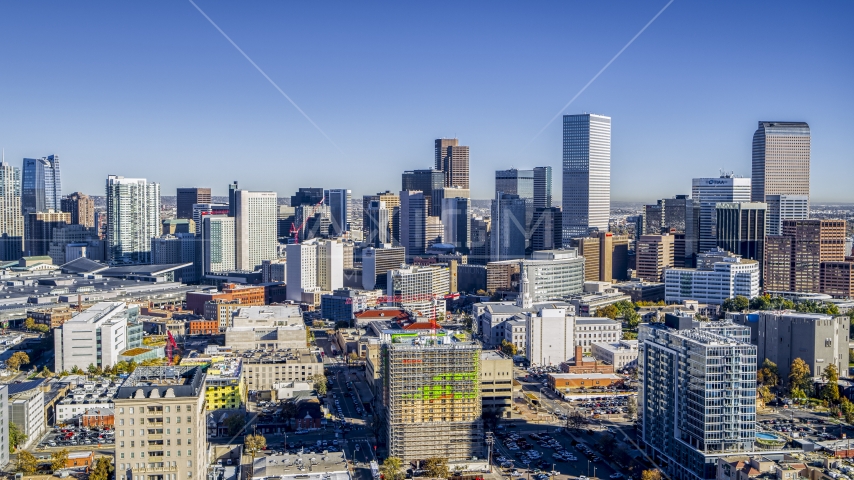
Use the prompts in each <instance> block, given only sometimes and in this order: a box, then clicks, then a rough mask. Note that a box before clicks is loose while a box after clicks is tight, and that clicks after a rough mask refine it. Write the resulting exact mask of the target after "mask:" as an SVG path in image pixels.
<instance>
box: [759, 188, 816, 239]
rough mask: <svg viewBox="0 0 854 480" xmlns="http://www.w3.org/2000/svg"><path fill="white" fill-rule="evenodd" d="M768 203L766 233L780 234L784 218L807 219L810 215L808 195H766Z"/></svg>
mask: <svg viewBox="0 0 854 480" xmlns="http://www.w3.org/2000/svg"><path fill="white" fill-rule="evenodd" d="M765 203H767V204H768V215H767V216H766V217H765V219H766V228H765V230H766V234H767V235H780V233H782V231H783V221H784V220H806V219H807V218H809V216H810V197H809V196H808V195H765Z"/></svg>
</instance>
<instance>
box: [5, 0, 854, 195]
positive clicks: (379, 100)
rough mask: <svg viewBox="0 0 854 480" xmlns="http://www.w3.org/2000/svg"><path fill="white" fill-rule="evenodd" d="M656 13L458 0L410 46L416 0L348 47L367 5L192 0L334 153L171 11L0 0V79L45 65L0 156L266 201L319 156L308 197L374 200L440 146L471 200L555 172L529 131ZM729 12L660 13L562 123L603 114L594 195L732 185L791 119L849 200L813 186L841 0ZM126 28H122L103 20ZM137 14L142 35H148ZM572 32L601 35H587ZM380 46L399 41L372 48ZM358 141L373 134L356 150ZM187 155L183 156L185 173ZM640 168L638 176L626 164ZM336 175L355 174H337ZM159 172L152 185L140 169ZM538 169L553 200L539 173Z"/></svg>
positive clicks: (840, 124) (11, 87) (839, 37)
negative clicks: (777, 126)
mask: <svg viewBox="0 0 854 480" xmlns="http://www.w3.org/2000/svg"><path fill="white" fill-rule="evenodd" d="M662 6H664V2H662V4H661V5H651V4H643V5H634V4H627V5H625V7H624V8H622V9H621V15H619V16H617V17H615V16H614V15H613V14H612V11H611V9H609V8H606V7H604V6H595V5H590V6H585V5H575V6H567V5H558V6H555V5H543V6H538V7H536V8H533V9H531V8H527V9H523V10H521V11H519V10H517V9H516V7H507V8H504V9H495V11H489V12H482V11H481V10H482V9H480V8H477V7H476V6H465V7H463V8H461V9H459V11H457V12H456V15H455V17H454V18H453V19H452V20H451V22H450V24H449V25H448V26H445V27H443V29H446V30H447V32H446V33H448V35H446V36H445V37H447V38H438V39H437V38H435V37H434V36H428V35H426V32H428V31H430V32H432V31H433V30H432V29H433V28H434V27H435V25H433V24H432V22H429V21H428V20H427V18H429V16H425V17H424V18H423V19H422V17H421V16H419V15H420V13H426V12H421V9H422V8H423V7H419V6H406V7H395V8H392V9H390V10H389V11H387V12H385V13H384V16H382V18H377V19H375V20H369V21H370V22H381V24H382V25H383V26H384V28H383V29H380V30H379V31H378V32H377V33H372V34H366V33H359V34H358V35H354V33H358V32H353V31H352V30H349V29H348V28H352V27H348V28H341V27H342V25H343V24H344V23H351V22H350V21H351V20H353V19H354V18H355V19H358V20H362V19H364V20H368V19H369V17H370V15H372V14H373V13H375V12H372V10H371V9H365V10H366V11H364V12H362V11H357V10H358V9H355V8H354V9H350V7H346V6H342V8H341V10H340V12H339V13H336V14H334V15H331V17H330V18H328V19H326V20H327V22H326V23H323V24H321V25H318V24H317V23H316V21H315V20H314V19H315V18H320V17H322V16H321V15H320V14H319V13H318V12H315V11H314V9H315V8H317V7H313V6H281V5H255V6H252V7H233V6H227V5H220V4H206V3H203V4H199V7H200V8H202V9H204V10H205V12H206V14H207V15H209V16H210V17H211V19H213V20H214V21H216V22H218V25H219V26H220V27H221V28H222V29H223V31H225V32H226V33H228V35H230V37H231V38H232V39H233V40H234V42H235V43H237V44H238V45H240V47H241V49H243V50H244V51H245V52H246V53H247V55H249V56H250V57H252V58H253V60H254V61H255V62H257V64H258V65H259V66H260V67H261V68H263V69H264V71H265V72H266V73H267V74H268V75H269V76H270V77H271V78H272V79H274V80H275V81H276V82H278V84H279V85H280V86H281V87H282V89H283V90H284V91H286V92H287V93H288V95H290V96H291V97H292V98H293V99H294V101H295V102H296V103H297V104H299V105H300V107H301V108H303V109H304V110H305V111H306V112H307V114H308V115H310V116H311V118H312V120H313V121H315V122H316V123H317V124H318V126H319V127H320V128H322V130H323V131H324V132H325V133H327V134H328V135H329V137H330V138H332V139H333V140H334V142H335V144H336V145H338V146H340V147H341V150H343V152H344V153H343V154H342V153H341V152H340V151H338V149H336V148H335V147H334V146H333V145H332V143H330V142H328V141H327V140H326V139H324V138H323V136H322V135H320V133H319V132H317V131H316V130H315V129H314V128H313V127H312V125H311V124H309V123H308V122H306V121H305V119H304V118H302V117H301V116H300V115H299V113H298V112H297V111H295V110H294V109H293V107H292V106H290V105H289V104H287V102H285V101H284V100H283V99H282V98H281V97H280V96H279V94H278V93H277V92H276V91H275V90H274V89H272V88H270V85H269V84H267V83H265V80H264V78H263V77H261V76H260V75H258V72H257V71H254V70H253V68H252V66H251V65H250V64H248V63H247V62H246V60H245V59H244V58H242V57H240V55H239V53H237V52H236V51H234V49H233V47H232V46H231V45H229V44H228V43H227V42H226V41H225V40H224V39H223V38H222V37H221V36H220V34H219V33H218V32H217V31H216V30H215V29H214V28H213V27H212V26H211V25H210V24H209V23H208V22H207V21H206V20H205V18H204V17H202V16H201V15H199V13H198V12H197V11H196V10H195V9H193V8H192V5H180V6H179V5H178V4H176V5H168V6H164V9H165V10H163V11H153V10H146V9H145V8H144V7H139V6H110V7H108V8H101V9H95V8H94V7H83V8H80V9H73V8H71V7H68V6H63V5H58V6H57V8H55V9H53V10H51V11H49V12H35V11H29V10H28V9H27V8H26V7H23V6H19V5H5V6H4V8H3V10H2V11H3V13H4V17H6V18H9V19H10V22H9V23H10V25H9V28H7V29H6V30H4V31H3V32H2V33H0V35H2V36H5V37H8V38H10V39H11V38H23V37H24V36H25V35H24V33H25V32H24V30H23V28H25V27H24V26H25V25H31V24H35V23H38V24H41V25H44V26H45V28H46V30H48V31H50V32H51V35H47V36H44V37H39V38H33V39H30V40H29V41H28V43H27V44H26V47H25V48H21V47H20V46H19V45H16V44H15V42H11V41H9V42H3V45H4V46H3V47H0V52H2V54H3V55H4V57H5V58H7V60H8V61H7V68H8V69H10V70H11V71H16V70H17V71H22V72H23V71H40V70H41V71H43V70H46V69H47V68H52V69H57V70H59V71H61V72H62V81H60V82H57V81H55V78H51V79H50V80H49V81H48V79H47V78H44V79H42V78H33V77H32V76H24V75H9V76H4V78H3V79H0V89H2V90H3V91H4V92H7V94H8V95H7V96H6V97H7V102H6V104H5V105H4V106H5V107H6V112H7V115H6V116H4V118H3V119H2V120H0V131H2V132H4V135H2V137H0V146H3V147H4V148H5V154H6V161H7V162H9V163H11V164H12V165H14V166H18V167H20V165H19V162H20V161H21V160H22V159H23V158H41V157H44V156H46V155H49V154H57V155H59V156H61V157H62V158H63V164H64V167H65V168H64V169H63V177H64V178H63V184H64V185H63V186H64V188H65V189H66V190H67V191H66V190H64V191H63V192H62V193H63V194H67V193H72V192H74V191H81V192H84V193H88V194H92V195H101V194H102V191H103V190H102V189H103V184H102V182H103V180H102V179H103V178H105V177H106V176H107V175H110V174H117V175H126V176H129V177H144V178H150V179H151V180H152V181H155V182H159V183H161V185H162V188H163V192H167V193H168V192H173V191H175V188H177V187H181V186H193V185H206V186H210V187H212V188H213V192H212V193H213V194H214V195H217V196H219V195H224V194H225V193H226V190H225V185H226V184H227V183H229V182H230V181H232V180H234V179H239V180H240V181H241V183H242V184H245V185H247V187H249V188H251V189H252V190H258V191H264V190H272V191H276V192H279V193H281V194H282V195H283V196H284V194H286V193H289V192H293V191H296V188H297V187H298V186H299V185H304V184H307V183H310V182H311V178H312V171H311V170H310V168H311V167H312V166H314V165H317V164H323V165H326V167H327V168H325V171H326V172H327V173H326V175H327V178H328V180H324V182H323V183H324V185H323V187H325V188H346V189H350V190H352V191H353V195H354V196H355V197H359V196H361V195H363V194H369V193H374V192H376V191H383V190H386V189H390V188H391V189H394V187H395V185H396V184H397V176H398V175H399V174H400V171H402V170H416V169H424V168H430V167H431V166H432V165H433V164H434V149H433V148H431V146H432V145H431V143H432V142H434V140H435V139H437V138H443V137H452V138H459V139H460V143H461V144H464V145H466V146H469V147H470V171H471V186H472V197H473V198H476V199H487V198H490V197H491V195H490V191H491V190H492V173H493V172H494V171H495V170H502V169H508V168H511V167H515V168H519V169H527V168H533V167H535V166H551V167H552V169H553V171H555V172H557V169H558V168H560V166H561V162H560V160H561V154H560V149H561V142H560V126H559V125H558V124H557V122H555V123H552V124H551V125H550V126H549V127H548V128H547V129H546V130H545V131H544V132H543V134H542V135H539V136H538V137H536V138H535V139H534V140H533V141H532V138H534V137H535V135H536V133H537V131H538V130H539V129H540V128H541V127H542V125H543V124H544V123H545V121H546V120H548V118H549V117H550V116H551V115H552V114H553V113H554V110H555V109H556V108H557V107H559V106H561V105H563V104H564V103H565V102H566V100H567V99H569V98H572V96H573V94H575V93H576V92H578V90H579V88H581V87H582V86H583V85H584V84H585V83H586V82H588V81H589V80H590V78H591V77H592V76H593V75H594V74H595V73H596V72H597V71H599V69H601V68H602V66H603V65H605V63H606V62H607V61H608V59H610V58H612V57H613V56H614V54H615V53H616V52H618V51H619V50H620V48H621V47H623V46H624V45H626V41H628V40H629V39H631V38H632V35H635V34H636V33H637V32H638V29H640V28H641V27H643V25H644V24H646V22H648V21H649V20H650V18H652V17H653V16H654V15H655V14H656V13H657V12H658V11H659V10H660V9H661V8H662ZM518 8H521V7H518ZM734 8H737V9H738V10H739V15H737V16H732V15H728V14H726V12H725V11H726V10H727V8H725V7H721V8H720V9H718V8H716V7H713V6H704V5H692V4H680V3H678V2H676V3H674V4H673V5H671V6H670V7H669V8H668V9H667V10H666V11H665V12H664V13H662V14H661V16H660V17H659V18H657V19H656V21H655V23H653V24H651V25H650V26H649V28H648V29H647V30H646V31H645V32H644V33H643V34H642V35H640V36H639V37H638V38H637V40H636V41H635V42H634V43H633V44H632V45H631V46H629V47H628V48H627V49H626V50H625V52H624V53H622V55H621V56H620V57H619V58H618V59H617V60H616V61H614V62H613V65H611V66H610V67H609V69H608V70H607V71H605V72H604V73H603V74H602V75H601V76H600V77H598V79H597V80H596V81H595V82H593V83H592V84H591V86H590V88H587V89H586V90H585V91H584V92H583V93H582V94H581V95H580V96H579V97H578V99H577V100H576V101H575V103H573V104H572V105H571V106H570V108H568V109H566V111H564V112H563V113H566V114H577V113H581V112H585V111H593V112H600V113H602V114H604V115H607V116H609V117H611V118H612V119H613V137H612V138H613V147H612V148H613V150H612V185H611V192H612V199H613V200H614V201H649V200H651V199H654V198H664V197H671V196H673V195H676V194H683V193H687V191H688V188H689V187H690V183H689V182H690V180H691V178H696V177H712V176H714V175H715V173H716V172H717V171H718V170H719V169H721V168H723V169H726V170H732V171H734V172H735V173H736V174H740V175H742V176H744V177H750V176H751V144H752V134H753V131H754V130H755V126H756V122H758V121H763V120H769V121H786V122H788V121H803V122H807V123H808V124H809V125H810V129H811V133H812V139H811V172H810V174H811V191H812V192H813V194H812V200H813V201H815V202H828V201H850V200H851V199H850V198H849V197H848V196H847V195H846V192H845V191H844V189H838V188H821V186H822V185H825V184H828V183H832V182H833V181H834V180H835V179H837V178H840V177H842V178H845V176H846V175H847V176H848V178H850V176H851V174H854V170H852V169H854V162H851V161H850V152H851V151H852V149H854V140H852V139H850V138H848V137H849V136H848V135H847V134H846V132H847V131H848V130H850V120H849V119H848V117H847V114H846V112H847V111H850V109H851V106H852V105H851V104H852V95H851V93H850V91H849V89H847V88H846V86H845V83H844V82H845V79H846V78H850V75H851V68H852V67H851V65H850V64H849V63H848V62H840V61H838V59H839V58H845V52H846V51H848V50H850V47H851V45H852V43H854V38H852V35H851V34H850V33H848V32H847V29H845V28H842V27H841V25H842V23H838V22H842V19H844V18H850V15H849V14H850V9H851V8H852V7H851V6H849V5H843V4H840V5H839V6H838V7H837V8H836V10H833V9H830V8H825V9H821V10H817V9H808V8H806V7H803V6H798V5H797V4H792V5H791V6H790V8H779V9H775V10H774V11H767V10H766V9H762V8H760V7H759V6H752V5H738V6H737V7H734ZM484 14H485V15H484ZM475 15H478V16H481V15H484V16H483V17H482V18H481V20H482V21H483V26H475V25H470V28H469V30H468V31H465V32H463V31H461V29H457V27H460V26H462V25H463V24H466V25H468V24H469V23H470V22H471V19H472V18H474V16H475ZM128 17H132V18H136V21H134V22H130V23H127V24H126V23H123V22H116V21H114V20H115V19H117V18H128ZM735 17H737V18H735ZM164 18H165V19H164ZM281 18H297V19H299V18H308V19H312V21H309V22H305V23H306V24H305V25H301V24H300V22H295V23H296V24H294V25H288V28H287V29H286V31H282V29H280V28H278V27H275V26H274V25H270V22H272V23H273V24H275V23H276V20H277V19H281ZM403 18H406V19H407V21H405V22H399V24H394V25H391V26H389V24H390V23H392V24H393V23H394V22H389V21H388V20H390V19H392V20H394V19H403ZM568 18H569V19H572V20H573V24H574V22H575V20H576V19H577V20H578V23H579V25H578V26H577V28H576V27H573V30H574V31H573V32H572V33H570V32H567V31H566V29H565V28H563V26H564V23H563V22H564V21H565V20H566V19H568ZM152 21H153V22H159V23H155V25H156V26H157V28H155V29H150V28H149V27H148V25H149V24H148V23H146V22H152ZM509 22H515V23H514V28H513V29H510V30H512V31H511V33H510V34H509V35H506V38H502V37H496V36H495V33H494V31H493V30H495V31H502V32H507V31H508V30H507V29H505V28H498V27H502V26H504V25H506V24H508V23H509ZM352 23H353V24H359V23H360V22H359V21H356V22H352ZM96 25H97V26H98V28H95V26H96ZM114 25H115V26H114ZM118 25H121V27H120V30H114V29H118V28H119V27H118ZM720 25H723V26H724V27H726V28H720ZM837 25H839V26H840V27H839V28H836V26H837ZM307 29H316V30H317V32H316V33H311V31H310V30H307ZM328 29H329V30H328ZM336 29H337V30H340V32H338V33H335V32H333V30H336ZM368 30H369V29H368ZM576 30H577V31H576ZM443 31H444V30H443ZM153 32H156V35H155V34H154V33H153ZM264 32H277V33H275V34H272V33H270V34H268V33H264ZM592 32H596V33H597V36H596V38H598V39H604V41H601V42H596V43H595V44H594V43H592V42H591V41H590V40H589V38H591V35H590V34H591V33H592ZM793 33H794V34H793ZM269 35H278V36H280V37H281V38H276V37H270V36H269ZM391 37H394V38H396V39H398V40H399V41H396V42H388V41H387V39H388V38H391ZM59 38H62V42H59V41H58V39H59ZM344 38H347V39H348V41H350V40H352V42H351V43H348V44H347V48H342V47H341V45H342V43H341V41H342V40H343V39H344ZM768 38H773V39H774V41H773V43H772V44H770V47H769V48H766V49H765V50H764V51H765V52H766V53H765V54H764V55H763V58H762V59H759V60H758V61H757V59H756V58H755V57H754V56H753V55H752V53H751V52H750V49H744V48H743V46H744V45H748V44H756V43H762V42H764V41H766V39H768ZM107 40H109V41H107ZM391 43H394V45H392V44H391ZM569 47H576V48H572V49H570V48H569ZM372 49H374V50H376V51H377V52H378V53H379V54H378V55H376V57H377V58H379V59H382V60H383V63H385V64H388V65H390V66H388V65H387V66H382V67H380V68H381V69H380V70H379V71H377V68H378V65H377V64H375V63H373V62H375V61H377V60H372V61H371V62H367V63H365V64H364V65H358V64H359V62H363V61H364V59H363V58H362V55H363V52H366V51H370V50H372ZM569 50H572V51H571V52H570V51H569ZM406 51H412V52H415V53H416V54H415V55H410V56H406V55H403V53H404V52H406ZM446 51H453V52H454V54H455V55H457V56H458V57H459V58H460V59H463V60H465V61H464V62H458V63H462V64H463V65H462V66H461V67H459V68H461V70H457V72H456V73H457V74H456V75H451V76H445V77H437V76H436V75H432V76H429V80H422V79H419V80H417V81H414V80H412V79H413V78H414V77H419V76H422V75H421V71H422V69H427V70H432V63H431V60H430V59H431V58H433V56H434V55H436V53H434V52H442V53H443V54H444V53H445V52H446ZM318 52H320V54H319V55H318V54H317V53H318ZM814 52H821V53H820V54H818V55H816V54H815V53H814ZM806 53H810V54H809V55H806ZM117 54H118V56H117ZM801 54H804V55H801ZM793 55H794V56H795V57H796V58H799V62H800V63H799V66H798V68H797V69H796V70H793V69H792V68H791V62H788V61H783V60H785V59H787V58H790V56H793ZM409 57H411V58H409ZM128 58H133V59H134V60H133V61H130V60H127V59H128ZM116 59H118V60H116ZM389 59H391V60H392V61H391V62H389V61H388V60H389ZM691 59H697V60H698V61H702V65H700V64H696V63H692V60H691ZM72 60H74V61H72ZM685 62H688V63H689V66H690V68H686V65H685ZM504 65H514V68H513V70H508V69H507V68H506V67H504ZM728 65H729V67H728V68H724V67H725V66H728ZM731 65H736V66H737V68H738V71H737V72H738V74H737V75H736V74H735V72H736V71H735V70H733V67H732V66H731ZM368 71H371V72H370V75H369V74H368ZM295 72H299V74H295ZM332 73H335V75H332ZM200 74H202V75H204V76H203V77H202V76H200ZM484 75H486V76H485V77H483V76H484ZM342 77H344V78H346V80H340V78H342ZM425 77H426V76H425ZM487 79H488V81H486V80H487ZM793 91H797V92H798V95H792V93H791V92H793ZM499 99H500V100H499ZM781 99H782V100H781ZM707 102H708V103H707ZM45 111H51V115H50V116H45V115H44V114H43V113H42V112H45ZM357 114H358V116H355V115H357ZM369 132H370V133H369ZM378 132H380V133H378ZM377 134H381V135H383V136H384V137H386V138H387V139H388V140H387V141H384V142H376V141H374V140H373V138H374V137H375V136H376V135H377ZM195 158H204V159H205V160H204V166H205V167H206V168H199V167H201V166H202V165H203V163H202V162H201V161H196V160H193V159H195ZM117 159H120V161H117ZM188 159H190V160H188ZM650 162H652V165H653V166H654V167H656V168H646V167H648V166H649V165H646V164H648V163H650ZM352 164H364V165H366V166H369V167H370V168H366V169H362V170H356V171H354V170H353V169H350V168H347V167H348V166H350V165H352ZM247 165H250V166H252V167H254V168H250V169H247V168H246V166H247ZM208 167H212V168H208ZM167 168H168V169H169V170H168V174H160V173H159V172H160V171H164V170H166V169H167ZM271 171H282V175H280V176H277V175H269V172H271ZM354 173H355V174H354ZM554 177H555V178H554V186H553V189H554V191H555V192H559V191H560V190H561V188H562V185H561V178H560V176H559V175H554Z"/></svg>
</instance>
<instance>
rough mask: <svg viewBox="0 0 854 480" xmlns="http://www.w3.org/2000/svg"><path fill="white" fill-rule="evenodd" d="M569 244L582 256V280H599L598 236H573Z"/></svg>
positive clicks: (599, 250) (599, 251)
mask: <svg viewBox="0 0 854 480" xmlns="http://www.w3.org/2000/svg"><path fill="white" fill-rule="evenodd" d="M569 246H570V247H572V248H575V249H577V250H578V254H579V255H580V256H582V257H584V281H585V282H598V281H599V260H600V253H601V249H600V248H599V238H598V237H581V238H573V239H572V240H570V241H569Z"/></svg>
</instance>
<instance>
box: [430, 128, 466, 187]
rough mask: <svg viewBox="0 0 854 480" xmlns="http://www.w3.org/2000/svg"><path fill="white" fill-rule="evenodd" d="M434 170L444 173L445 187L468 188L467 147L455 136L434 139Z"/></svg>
mask: <svg viewBox="0 0 854 480" xmlns="http://www.w3.org/2000/svg"><path fill="white" fill-rule="evenodd" d="M436 170H439V171H441V172H442V174H443V175H444V185H445V186H446V187H459V188H465V189H468V188H469V147H466V146H462V145H460V141H459V140H458V139H456V138H437V139H436Z"/></svg>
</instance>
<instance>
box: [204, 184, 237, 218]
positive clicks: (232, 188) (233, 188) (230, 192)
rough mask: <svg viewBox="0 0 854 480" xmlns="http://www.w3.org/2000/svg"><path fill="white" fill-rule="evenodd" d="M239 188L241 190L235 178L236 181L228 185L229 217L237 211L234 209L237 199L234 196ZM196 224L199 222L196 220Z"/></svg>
mask: <svg viewBox="0 0 854 480" xmlns="http://www.w3.org/2000/svg"><path fill="white" fill-rule="evenodd" d="M237 190H239V188H238V186H237V180H235V181H233V182H231V184H230V185H229V186H228V216H229V217H233V216H234V211H235V210H234V204H235V201H236V200H235V199H234V196H235V194H236V193H237ZM196 225H198V222H196Z"/></svg>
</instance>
